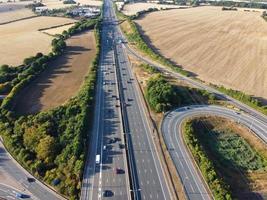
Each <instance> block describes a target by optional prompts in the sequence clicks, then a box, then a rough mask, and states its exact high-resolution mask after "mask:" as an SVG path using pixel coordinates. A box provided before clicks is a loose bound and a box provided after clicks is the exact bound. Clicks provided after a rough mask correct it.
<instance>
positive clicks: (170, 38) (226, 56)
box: [136, 7, 267, 98]
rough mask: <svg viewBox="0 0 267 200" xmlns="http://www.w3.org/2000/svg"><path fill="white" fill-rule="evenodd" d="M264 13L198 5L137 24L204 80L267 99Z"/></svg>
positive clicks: (168, 54) (157, 14) (156, 45)
mask: <svg viewBox="0 0 267 200" xmlns="http://www.w3.org/2000/svg"><path fill="white" fill-rule="evenodd" d="M260 15H261V13H259V12H244V11H222V10H221V7H198V8H189V9H179V10H177V9H175V10H169V11H159V12H153V13H150V14H148V15H146V16H145V17H144V18H142V19H140V20H137V21H136V22H137V23H138V24H139V25H140V28H141V29H142V31H143V33H144V35H145V36H147V37H146V39H147V41H148V42H149V43H150V44H151V46H152V47H154V49H155V50H156V51H158V52H159V53H160V54H162V55H164V56H165V57H166V58H169V59H171V60H172V61H174V62H176V63H177V64H180V65H182V66H183V67H184V68H185V69H186V70H188V71H191V72H193V73H195V74H196V75H198V76H199V78H200V79H202V80H204V81H207V82H211V83H214V84H217V85H224V86H226V87H230V88H233V89H237V90H241V91H244V92H246V93H248V94H252V95H255V96H258V97H263V98H267V90H266V87H267V67H266V66H267V22H266V21H265V20H263V19H262V18H261V17H260Z"/></svg>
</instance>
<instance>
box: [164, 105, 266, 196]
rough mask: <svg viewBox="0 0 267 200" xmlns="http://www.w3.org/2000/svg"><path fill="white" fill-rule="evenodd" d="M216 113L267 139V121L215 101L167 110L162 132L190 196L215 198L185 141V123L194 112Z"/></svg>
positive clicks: (199, 114)
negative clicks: (219, 104) (215, 103)
mask: <svg viewBox="0 0 267 200" xmlns="http://www.w3.org/2000/svg"><path fill="white" fill-rule="evenodd" d="M201 115H202V116H203V115H212V116H221V117H224V118H228V119H231V120H234V121H236V122H238V123H240V124H243V125H245V126H247V127H248V128H249V129H251V130H252V133H251V134H253V133H255V134H256V135H257V136H258V137H259V138H261V139H262V140H263V141H265V142H267V124H266V123H262V122H261V121H259V120H258V119H257V118H255V117H253V116H250V115H248V114H245V113H240V112H236V111H234V110H231V109H228V108H225V107H220V106H212V105H195V106H187V107H182V108H179V109H176V110H174V111H171V112H169V113H167V114H166V115H165V117H164V120H163V123H162V127H161V128H162V134H163V138H164V140H165V143H166V145H167V148H168V151H169V153H170V155H171V157H172V160H173V162H174V164H175V167H176V169H177V172H178V174H179V176H180V178H181V180H182V184H183V186H184V191H185V194H186V195H187V197H188V198H189V199H190V200H199V199H203V200H206V199H211V197H210V194H209V191H208V190H207V189H206V187H205V182H204V181H203V179H202V178H201V175H199V174H200V172H199V171H198V169H196V168H195V165H194V164H193V161H192V160H191V157H190V155H189V153H188V150H187V148H186V146H185V144H184V142H183V138H182V133H181V124H182V122H183V121H184V120H186V119H188V118H190V117H194V116H201Z"/></svg>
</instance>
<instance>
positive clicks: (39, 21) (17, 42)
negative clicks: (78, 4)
mask: <svg viewBox="0 0 267 200" xmlns="http://www.w3.org/2000/svg"><path fill="white" fill-rule="evenodd" d="M71 22H75V20H72V19H68V18H59V17H35V18H32V19H27V20H21V21H17V22H13V23H10V24H5V25H1V26H0V46H1V49H0V55H1V57H0V65H2V64H8V65H13V66H16V65H20V64H22V62H23V59H24V58H27V57H30V56H33V55H35V54H36V53H37V52H42V53H45V54H46V53H49V52H50V50H51V41H52V39H53V37H52V36H49V35H47V34H44V33H42V32H40V31H38V29H43V28H49V27H52V26H58V25H63V24H66V23H71Z"/></svg>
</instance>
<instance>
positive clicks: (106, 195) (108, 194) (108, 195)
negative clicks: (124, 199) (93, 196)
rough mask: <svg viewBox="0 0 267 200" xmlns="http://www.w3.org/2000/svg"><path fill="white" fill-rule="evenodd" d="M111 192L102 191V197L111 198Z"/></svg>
mask: <svg viewBox="0 0 267 200" xmlns="http://www.w3.org/2000/svg"><path fill="white" fill-rule="evenodd" d="M112 196H113V192H112V191H111V190H104V192H103V197H112Z"/></svg>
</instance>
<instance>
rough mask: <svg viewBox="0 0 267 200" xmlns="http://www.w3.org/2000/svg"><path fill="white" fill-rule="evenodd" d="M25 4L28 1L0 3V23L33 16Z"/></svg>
mask: <svg viewBox="0 0 267 200" xmlns="http://www.w3.org/2000/svg"><path fill="white" fill-rule="evenodd" d="M27 4H29V2H16V3H2V4H0V5H1V6H0V24H3V23H6V22H10V21H14V20H18V19H23V18H28V17H32V16H35V14H34V13H33V12H32V11H31V10H30V9H27V8H25V6H26V5H27Z"/></svg>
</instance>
